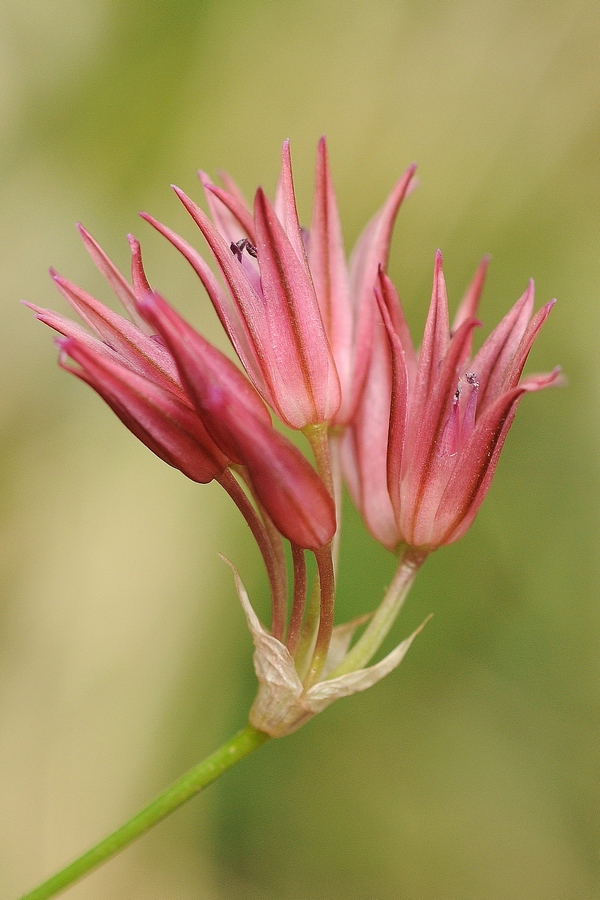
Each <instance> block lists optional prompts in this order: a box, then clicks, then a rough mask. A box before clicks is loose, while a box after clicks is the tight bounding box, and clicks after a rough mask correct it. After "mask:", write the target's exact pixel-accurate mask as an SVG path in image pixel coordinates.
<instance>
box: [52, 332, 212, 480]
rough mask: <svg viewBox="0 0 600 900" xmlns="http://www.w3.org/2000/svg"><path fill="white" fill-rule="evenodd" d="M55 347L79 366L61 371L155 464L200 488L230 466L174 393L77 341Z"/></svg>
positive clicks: (60, 343) (66, 341) (185, 404)
mask: <svg viewBox="0 0 600 900" xmlns="http://www.w3.org/2000/svg"><path fill="white" fill-rule="evenodd" d="M58 343H59V346H60V347H61V350H62V351H63V354H66V355H68V356H70V358H71V359H72V360H74V362H76V363H78V364H79V365H80V366H81V369H74V368H72V367H71V366H68V365H66V364H65V363H64V362H62V361H61V365H62V368H64V369H66V370H67V371H69V372H71V373H72V374H73V375H76V376H77V377H78V378H80V379H81V380H82V381H85V382H86V383H87V384H89V385H90V387H92V388H94V390H95V391H96V392H97V393H98V394H100V396H101V397H102V398H103V400H105V401H106V403H108V405H109V406H110V407H111V409H112V410H113V411H114V412H115V413H116V414H117V416H118V417H119V418H120V419H121V421H122V422H123V423H124V424H125V425H126V426H127V428H129V430H130V431H131V432H133V434H134V435H135V436H136V437H137V438H138V439H139V440H140V441H142V443H144V444H145V445H146V446H147V447H149V449H150V450H152V452H153V453H155V454H156V455H157V456H158V457H160V459H162V460H164V461H165V462H166V463H168V464H169V465H170V466H173V467H174V468H176V469H179V470H180V471H182V472H183V474H184V475H187V477H188V478H191V479H192V480H193V481H198V482H201V483H202V484H206V483H208V482H209V481H212V480H213V478H215V477H216V476H217V475H219V474H220V473H221V472H222V471H223V470H224V469H225V468H226V467H227V466H228V465H229V460H228V459H227V458H226V457H225V456H224V455H223V454H222V453H221V451H220V450H219V449H218V447H217V446H216V444H215V443H214V441H213V440H212V439H211V438H210V437H209V435H208V432H207V431H206V429H205V428H204V426H203V424H202V422H201V421H200V419H199V418H198V416H197V414H196V412H195V411H194V410H193V409H192V407H191V406H190V405H188V404H187V403H183V402H182V401H181V400H180V399H179V398H178V397H177V396H176V395H175V394H173V393H171V392H170V391H166V390H165V389H164V388H162V387H160V386H159V385H158V384H156V383H155V382H153V381H149V380H148V379H147V378H144V377H143V376H142V375H138V374H137V373H136V372H132V371H131V369H128V368H126V367H125V366H123V365H121V364H120V363H118V362H116V361H114V360H112V359H109V358H108V357H106V356H105V355H103V354H101V353H97V352H96V351H95V350H93V349H92V348H90V347H89V346H87V345H86V344H84V343H82V342H80V341H78V340H76V339H73V338H67V339H61V340H60V341H59V342H58Z"/></svg>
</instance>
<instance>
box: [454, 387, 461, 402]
mask: <svg viewBox="0 0 600 900" xmlns="http://www.w3.org/2000/svg"><path fill="white" fill-rule="evenodd" d="M459 400H460V388H459V387H457V388H456V390H455V391H454V402H455V403H458V401H459Z"/></svg>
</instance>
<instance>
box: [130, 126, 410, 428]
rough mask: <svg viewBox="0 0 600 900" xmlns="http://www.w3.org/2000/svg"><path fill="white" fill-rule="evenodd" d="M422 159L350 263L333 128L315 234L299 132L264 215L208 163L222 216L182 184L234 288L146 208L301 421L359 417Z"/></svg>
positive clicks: (323, 158)
mask: <svg viewBox="0 0 600 900" xmlns="http://www.w3.org/2000/svg"><path fill="white" fill-rule="evenodd" d="M414 170H415V166H411V167H410V168H409V169H407V171H406V172H405V173H404V175H403V176H402V178H401V179H400V180H399V181H398V183H397V184H396V186H395V187H394V189H393V191H392V193H391V194H390V196H389V198H388V200H387V201H386V203H385V204H384V206H383V208H382V209H381V210H380V211H379V212H378V213H377V215H376V216H375V217H374V218H373V219H372V220H371V222H370V223H369V224H368V225H367V227H366V229H365V230H364V232H363V234H362V235H361V237H360V238H359V240H358V242H357V245H356V247H355V249H354V252H353V254H352V258H351V260H350V266H349V269H348V267H347V265H346V262H345V254H344V246H343V238H342V231H341V225H340V219H339V212H338V208H337V201H336V198H335V192H334V189H333V183H332V179H331V173H330V170H329V163H328V158H327V148H326V143H325V138H322V139H321V141H320V142H319V146H318V151H317V166H316V179H315V196H314V205H313V217H312V223H311V227H310V231H309V232H308V233H306V232H303V230H302V229H301V228H300V224H299V221H298V214H297V210H296V199H295V194H294V185H293V179H292V168H291V158H290V148H289V141H285V142H284V144H283V149H282V164H281V177H280V179H279V185H278V189H277V197H276V199H275V204H274V206H273V205H271V203H270V202H269V200H268V199H267V198H266V196H265V194H264V192H263V191H262V189H261V188H259V189H258V191H257V192H256V196H255V201H254V214H252V212H251V211H250V210H249V209H248V208H247V206H246V204H245V201H244V199H243V197H242V195H241V192H240V191H239V189H238V188H237V186H236V185H235V183H234V182H233V181H232V179H231V178H230V177H229V176H227V175H224V176H223V180H224V182H225V183H226V185H227V188H228V189H227V190H224V189H223V188H221V187H218V186H217V185H214V184H212V183H211V181H210V179H209V178H208V176H207V175H206V174H205V173H204V172H201V173H200V177H201V180H202V183H203V186H204V190H205V194H206V198H207V202H208V205H209V208H210V211H211V214H212V217H213V220H214V223H213V222H211V221H210V219H209V218H208V216H206V215H205V213H204V212H203V211H202V210H201V209H200V207H198V206H197V205H196V204H195V203H194V202H193V200H191V199H190V198H189V197H188V196H187V195H186V194H184V193H183V191H181V190H180V189H179V188H174V190H175V192H176V193H177V196H178V197H179V198H180V200H181V201H182V203H183V204H184V206H185V208H186V209H187V210H188V212H189V213H190V215H191V216H192V218H193V219H194V221H195V222H196V224H197V225H198V227H199V228H200V230H201V231H202V233H203V235H204V237H205V239H206V241H207V243H208V245H209V247H210V249H211V251H212V253H213V255H214V258H215V260H216V262H217V264H218V266H219V268H220V270H221V274H222V276H223V279H224V281H225V283H226V285H227V288H228V291H227V292H224V291H223V290H222V288H221V286H220V284H219V283H218V281H217V280H216V278H215V277H214V275H213V274H212V272H211V270H210V269H209V268H208V266H207V265H206V263H205V262H204V260H203V259H202V257H201V256H200V255H199V254H198V252H197V251H196V250H195V249H194V248H193V247H192V246H191V245H190V244H188V243H187V241H184V240H183V238H181V237H180V236H179V235H177V234H175V232H173V231H172V230H171V229H170V228H168V227H167V226H165V225H163V224H161V223H160V222H158V221H157V220H156V219H154V218H153V217H152V216H149V215H148V214H146V213H143V214H142V215H143V217H144V218H145V219H146V220H147V221H148V222H149V223H150V224H151V225H153V226H154V227H155V228H156V229H157V230H158V231H160V232H161V234H163V235H164V236H165V237H167V238H168V240H170V241H171V243H172V244H173V245H174V246H175V247H176V248H177V249H178V250H180V251H181V253H182V254H183V255H184V256H185V258H186V259H187V260H188V262H189V263H190V264H191V265H192V267H193V268H194V269H195V271H196V272H197V274H198V275H199V277H200V279H201V280H202V283H203V284H204V286H205V288H206V291H207V293H208V295H209V297H210V299H211V301H212V303H213V305H214V307H215V309H216V311H217V314H218V315H219V318H220V320H221V322H222V324H223V326H224V328H225V330H226V332H227V334H228V336H229V338H230V340H231V342H232V344H233V346H234V347H235V350H236V352H237V354H238V356H239V358H240V360H241V361H242V364H243V365H244V368H245V369H246V371H247V373H248V376H249V377H250V379H251V381H252V383H253V384H254V386H255V387H256V389H257V390H258V391H259V393H260V394H261V395H262V397H263V398H264V399H265V400H266V402H267V403H268V404H269V405H270V406H271V407H272V409H274V410H275V411H276V412H277V414H278V415H279V417H280V418H281V419H282V420H283V421H284V422H285V423H286V424H287V425H289V426H290V427H291V428H296V429H301V428H305V427H306V426H309V425H316V424H320V423H324V422H327V423H328V424H330V425H331V424H333V425H335V424H338V425H345V424H347V423H348V422H349V421H350V419H351V417H352V414H353V411H354V408H355V407H356V404H357V402H358V398H359V395H360V392H361V389H362V385H363V382H364V378H365V375H366V371H367V366H368V362H369V356H370V350H371V346H372V342H373V328H374V321H375V312H376V306H375V298H374V294H373V288H374V285H375V281H376V279H377V271H378V267H379V266H380V265H382V266H385V265H386V264H387V258H388V255H389V247H390V243H391V237H392V229H393V225H394V220H395V217H396V214H397V212H398V209H399V207H400V205H401V203H402V200H403V199H404V197H405V196H407V194H408V193H409V192H410V190H411V189H412V188H413V187H414V184H415V181H414V178H413V176H414Z"/></svg>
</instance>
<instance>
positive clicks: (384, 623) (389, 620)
mask: <svg viewBox="0 0 600 900" xmlns="http://www.w3.org/2000/svg"><path fill="white" fill-rule="evenodd" d="M427 556H428V553H427V551H423V550H415V549H414V548H413V547H408V548H407V549H406V550H405V552H404V554H403V555H402V556H401V558H400V562H399V564H398V568H397V570H396V574H395V575H394V580H393V581H392V583H391V585H390V587H389V589H388V591H387V593H386V595H385V597H384V598H383V600H382V601H381V604H380V605H379V607H378V609H377V610H376V611H375V614H374V615H373V618H372V619H371V621H370V622H369V624H368V625H367V627H366V629H365V630H364V632H363V633H362V635H361V636H360V638H359V639H358V641H357V642H356V644H355V645H354V647H352V649H351V650H350V651H349V652H348V653H347V654H346V656H345V657H344V659H343V660H342V662H341V663H340V664H339V666H337V668H335V669H334V670H333V672H330V673H329V674H328V676H327V678H328V679H329V678H337V677H338V675H345V674H346V673H347V672H354V671H356V669H362V668H364V667H365V666H367V665H368V664H369V663H370V661H371V659H372V658H373V656H374V655H375V653H377V651H378V650H379V648H380V647H381V645H382V643H383V642H384V640H385V638H386V637H387V635H388V633H389V631H390V628H391V627H392V625H393V624H394V622H395V621H396V618H397V616H398V613H399V612H400V610H401V609H402V604H403V603H404V601H405V600H406V597H407V595H408V592H409V591H410V589H411V587H412V583H413V581H414V580H415V577H416V575H417V572H418V571H419V569H420V568H421V566H422V565H423V563H424V562H425V560H426V558H427Z"/></svg>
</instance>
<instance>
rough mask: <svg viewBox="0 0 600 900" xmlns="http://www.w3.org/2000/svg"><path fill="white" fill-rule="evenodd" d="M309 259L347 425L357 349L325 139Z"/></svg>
mask: <svg viewBox="0 0 600 900" xmlns="http://www.w3.org/2000/svg"><path fill="white" fill-rule="evenodd" d="M308 260H309V265H310V271H311V275H312V279H313V284H314V287H315V292H316V295H317V300H318V302H319V308H320V310H321V317H322V319H323V323H324V325H325V331H326V332H327V335H328V336H329V341H330V344H331V350H332V353H333V357H334V359H335V364H336V368H337V372H338V375H339V378H340V384H341V387H342V406H341V407H340V409H339V411H338V414H337V416H336V423H337V424H344V423H345V422H346V421H347V419H348V417H349V415H350V413H351V411H352V410H351V401H352V400H353V392H352V384H351V382H352V376H353V373H354V354H355V350H356V345H355V334H354V325H355V323H354V312H353V309H352V306H351V302H350V288H349V284H348V270H347V267H346V257H345V253H344V240H343V237H342V227H341V223H340V216H339V211H338V207H337V201H336V198H335V191H334V188H333V182H332V179H331V173H330V170H329V161H328V158H327V147H326V144H325V138H321V140H320V141H319V147H318V151H317V165H316V174H315V195H314V203H313V215H312V222H311V226H310V243H309V252H308Z"/></svg>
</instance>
